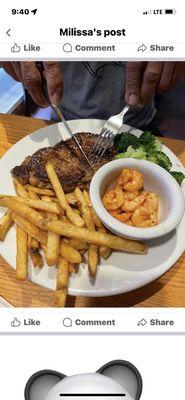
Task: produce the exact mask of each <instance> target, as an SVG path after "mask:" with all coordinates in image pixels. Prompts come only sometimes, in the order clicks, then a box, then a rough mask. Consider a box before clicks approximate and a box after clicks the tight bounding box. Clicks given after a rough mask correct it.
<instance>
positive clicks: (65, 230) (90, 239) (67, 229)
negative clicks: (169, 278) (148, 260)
mask: <svg viewBox="0 0 185 400" xmlns="http://www.w3.org/2000/svg"><path fill="white" fill-rule="evenodd" d="M38 226H39V227H40V228H41V229H44V230H49V231H51V232H56V233H58V234H59V235H62V236H66V237H70V238H73V239H78V240H82V241H84V242H87V243H92V244H96V245H97V246H105V247H110V248H111V249H115V250H121V251H125V252H128V253H134V254H146V253H147V246H146V245H145V244H144V243H142V242H139V241H136V240H131V239H125V238H121V237H119V236H115V235H111V234H108V233H101V232H93V231H90V230H88V229H86V228H79V227H77V226H74V225H72V224H69V223H67V222H65V221H54V222H53V221H48V220H44V219H43V220H42V221H39V223H38Z"/></svg>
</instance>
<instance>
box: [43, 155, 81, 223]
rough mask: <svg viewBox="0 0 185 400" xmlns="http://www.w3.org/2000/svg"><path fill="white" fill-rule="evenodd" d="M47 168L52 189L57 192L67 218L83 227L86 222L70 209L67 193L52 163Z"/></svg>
mask: <svg viewBox="0 0 185 400" xmlns="http://www.w3.org/2000/svg"><path fill="white" fill-rule="evenodd" d="M45 168H46V172H47V175H48V178H49V180H50V182H51V184H52V187H53V189H54V191H55V194H56V196H57V198H58V201H59V204H60V206H61V207H62V208H63V209H64V210H65V212H66V215H67V217H68V218H69V220H70V221H71V222H72V223H73V224H74V225H76V226H78V227H82V226H83V225H84V221H83V219H82V218H81V217H80V215H78V214H76V213H75V212H74V211H73V209H72V208H71V207H70V205H69V204H68V202H67V200H66V197H65V193H64V191H63V188H62V185H61V184H60V181H59V179H58V176H57V174H56V172H55V169H54V167H53V165H52V164H51V163H50V162H48V163H47V164H46V167H45Z"/></svg>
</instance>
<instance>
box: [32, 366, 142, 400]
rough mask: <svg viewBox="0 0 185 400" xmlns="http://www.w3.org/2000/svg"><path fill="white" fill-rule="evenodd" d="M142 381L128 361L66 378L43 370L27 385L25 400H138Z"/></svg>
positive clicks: (58, 373) (33, 376)
mask: <svg viewBox="0 0 185 400" xmlns="http://www.w3.org/2000/svg"><path fill="white" fill-rule="evenodd" d="M141 392H142V378H141V375H140V373H139V371H138V370H137V369H136V367H135V366H134V365H133V364H131V363H129V362H128V361H123V360H116V361H111V362H110V363H108V364H105V365H104V366H103V367H101V368H100V369H99V370H98V371H97V372H96V373H90V374H80V375H74V376H70V377H67V376H65V375H63V374H61V373H60V372H56V371H50V370H44V371H39V372H37V373H36V374H34V375H32V377H31V378H30V379H29V381H28V382H27V384H26V388H25V400H109V399H110V400H124V399H125V400H139V399H140V397H141Z"/></svg>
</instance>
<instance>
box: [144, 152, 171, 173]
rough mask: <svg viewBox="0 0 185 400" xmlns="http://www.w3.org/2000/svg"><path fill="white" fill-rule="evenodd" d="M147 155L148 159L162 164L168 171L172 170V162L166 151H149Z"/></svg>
mask: <svg viewBox="0 0 185 400" xmlns="http://www.w3.org/2000/svg"><path fill="white" fill-rule="evenodd" d="M147 156H148V157H147V159H148V160H149V161H152V162H154V163H155V164H158V165H160V167H162V168H164V169H166V170H167V171H170V169H171V167H172V163H171V161H170V159H169V157H168V156H167V155H166V154H165V153H163V151H155V152H154V153H153V154H152V153H148V155H147Z"/></svg>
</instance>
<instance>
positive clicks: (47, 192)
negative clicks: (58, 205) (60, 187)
mask: <svg viewBox="0 0 185 400" xmlns="http://www.w3.org/2000/svg"><path fill="white" fill-rule="evenodd" d="M25 188H26V189H27V190H29V191H31V192H34V193H38V194H40V195H44V196H54V195H55V194H54V192H53V191H52V190H50V189H44V188H43V189H42V188H38V187H36V186H32V185H29V184H28V185H25Z"/></svg>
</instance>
